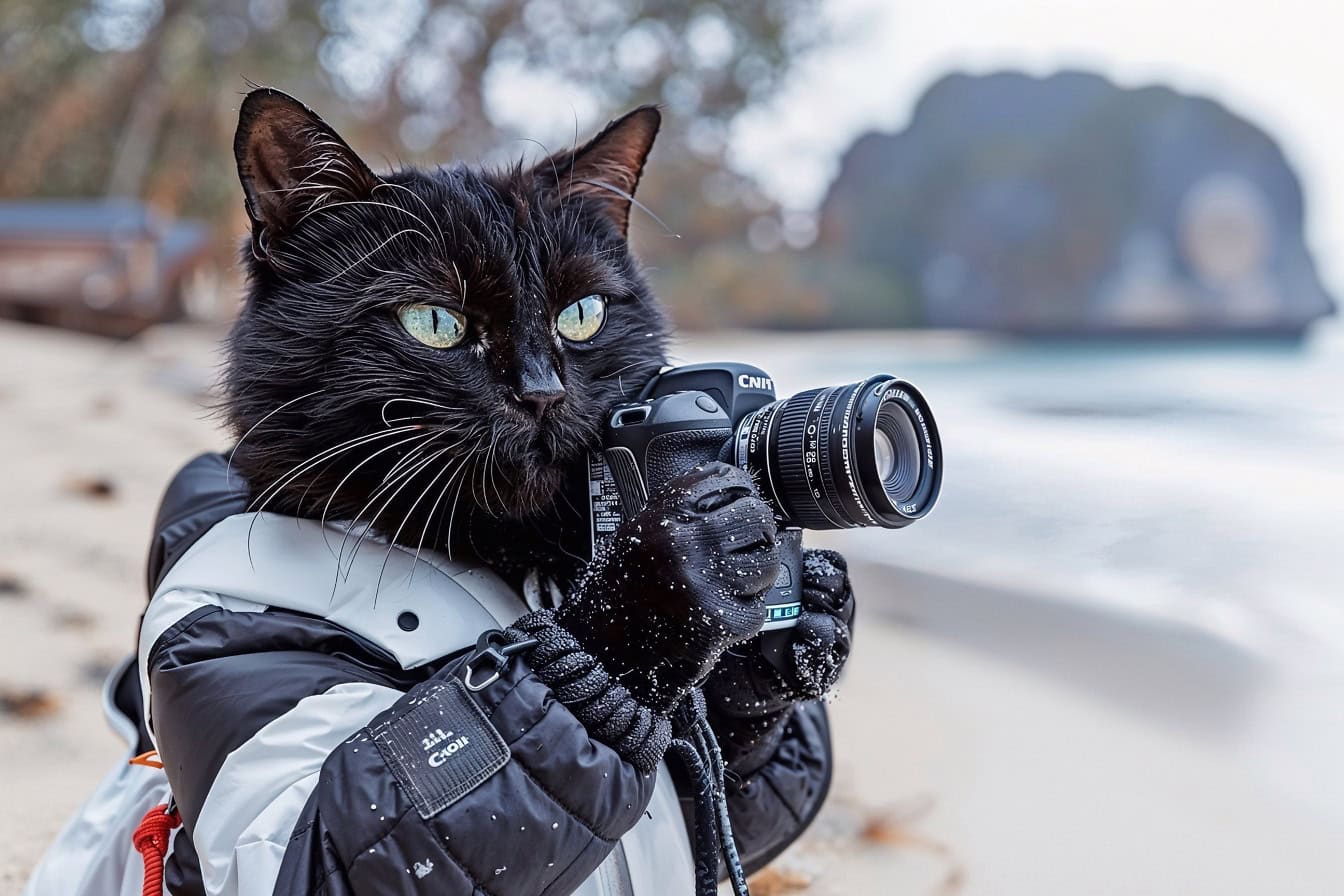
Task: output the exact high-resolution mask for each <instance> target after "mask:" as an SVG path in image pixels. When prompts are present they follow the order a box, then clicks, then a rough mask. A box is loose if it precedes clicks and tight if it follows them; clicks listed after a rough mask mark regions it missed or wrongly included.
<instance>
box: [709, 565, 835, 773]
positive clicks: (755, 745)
mask: <svg viewBox="0 0 1344 896" xmlns="http://www.w3.org/2000/svg"><path fill="white" fill-rule="evenodd" d="M801 600H802V604H803V611H802V615H800V616H799V617H798V624H797V625H796V626H795V627H794V628H793V629H791V630H790V633H791V635H792V637H791V638H790V641H789V645H788V652H787V656H786V658H785V662H784V666H785V671H784V672H780V671H779V670H777V669H776V668H775V667H774V666H773V665H771V663H770V662H769V661H768V660H766V658H765V654H764V653H763V652H762V650H761V644H760V640H759V638H756V639H753V640H751V641H748V642H746V643H745V644H742V645H740V646H738V647H735V648H733V649H731V650H729V651H727V652H726V653H724V655H723V658H722V659H720V660H719V664H718V665H717V666H716V667H715V668H714V671H713V672H712V673H711V674H710V676H709V678H708V680H706V682H705V698H706V700H707V702H708V704H709V717H710V723H711V725H713V727H714V732H715V734H717V735H718V737H719V746H720V748H721V749H722V751H723V757H724V761H725V762H726V763H727V764H728V768H729V769H730V770H732V771H733V772H735V773H736V774H737V775H739V776H741V777H746V776H747V775H750V774H752V773H753V772H755V771H757V770H758V769H759V768H760V767H761V766H763V765H765V763H766V762H768V761H769V760H770V757H771V756H772V755H774V752H775V749H776V748H777V747H778V746H779V741H780V738H782V737H783V735H784V727H785V725H786V724H787V723H788V720H789V717H790V716H791V715H792V709H793V704H795V703H797V702H798V701H800V700H814V699H817V698H819V697H822V696H824V695H825V694H826V692H827V691H829V690H830V689H831V688H832V687H834V685H835V682H836V680H837V679H838V678H839V677H840V670H841V668H842V667H843V666H844V664H845V660H847V659H848V658H849V650H850V633H851V629H850V626H851V624H852V623H853V620H854V591H853V589H852V588H851V587H850V584H849V568H848V566H847V565H846V564H845V558H844V557H841V556H840V555H839V554H837V553H836V552H835V551H818V550H805V551H804V552H803V589H802V598H801Z"/></svg>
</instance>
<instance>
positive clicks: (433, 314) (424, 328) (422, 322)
mask: <svg viewBox="0 0 1344 896" xmlns="http://www.w3.org/2000/svg"><path fill="white" fill-rule="evenodd" d="M397 318H398V319H399V320H400V321H401V325H402V326H403V327H405V328H406V332H407V333H410V334H411V335H412V336H414V337H415V338H416V339H419V340H420V341H421V342H423V343H424V344H425V345H427V346H429V347H430V348H452V347H453V346H455V345H457V344H458V343H459V342H461V341H462V340H463V339H464V338H465V337H466V335H467V319H466V318H465V317H463V316H462V315H461V314H458V313H457V312H456V311H454V310H452V309H451V308H444V307H443V306H442V305H402V306H401V307H400V308H399V309H397Z"/></svg>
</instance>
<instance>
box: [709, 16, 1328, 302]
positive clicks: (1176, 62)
mask: <svg viewBox="0 0 1344 896" xmlns="http://www.w3.org/2000/svg"><path fill="white" fill-rule="evenodd" d="M826 15H827V18H828V20H829V22H830V26H831V28H832V29H833V30H834V34H835V42H834V43H833V44H832V45H831V46H830V47H829V48H827V49H824V50H821V51H818V52H816V53H814V54H813V55H812V56H811V57H809V58H807V59H805V60H804V61H802V62H801V63H800V64H799V66H798V67H797V68H796V69H795V71H794V72H793V73H792V75H791V76H790V78H789V81H788V83H787V84H786V86H785V88H784V90H783V91H782V92H781V93H780V94H779V96H778V97H777V98H776V99H775V100H773V101H772V102H771V103H770V104H769V105H767V106H766V107H763V108H761V109H757V110H753V111H751V112H749V113H745V114H744V115H743V116H741V117H740V119H739V121H738V122H737V123H736V126H735V128H734V133H733V139H732V144H731V145H732V150H733V160H734V164H735V165H737V166H739V167H740V168H742V169H743V170H746V171H750V172H752V173H753V174H754V175H755V176H756V177H757V178H758V179H759V180H760V181H761V182H762V183H763V185H764V186H765V187H766V188H767V190H768V191H769V192H771V193H772V194H774V195H775V196H776V197H777V198H778V199H780V200H782V201H783V202H784V203H786V204H787V205H790V206H793V207H797V208H800V209H807V208H811V207H814V206H815V204H816V203H817V202H818V201H819V199H820V198H821V196H822V195H823V194H824V192H825V189H826V186H827V184H828V183H829V181H830V179H831V178H832V177H833V176H834V174H835V170H836V166H837V163H838V161H839V154H840V153H842V152H843V151H844V149H845V147H846V146H848V145H849V143H850V142H852V141H853V139H854V138H855V137H857V136H859V135H860V134H862V133H864V132H866V131H869V130H881V131H894V130H899V129H901V128H902V127H904V126H905V124H906V123H907V121H908V119H909V116H910V113H911V111H912V109H913V107H914V104H915V101H916V100H917V99H918V97H919V96H920V94H921V93H922V92H923V91H924V89H925V88H926V87H927V86H928V85H929V84H930V83H932V82H933V81H934V80H936V79H937V78H938V77H939V76H941V75H943V74H945V73H947V72H949V71H954V70H956V71H968V72H973V73H980V72H990V71H996V70H1000V69H1005V68H1009V69H1017V70H1021V71H1027V72H1030V73H1032V74H1037V75H1043V74H1048V73H1050V72H1053V71H1056V70H1058V69H1061V68H1081V69H1087V70H1091V71H1095V72H1098V73H1101V74H1104V75H1107V76H1108V77H1110V78H1111V79H1112V80H1114V81H1116V82H1117V83H1119V84H1121V85H1124V86H1141V85H1147V84H1157V83H1161V84H1166V85H1168V86H1171V87H1174V88H1176V89H1178V90H1181V91H1184V92H1188V93H1194V94H1199V95H1204V96H1209V97H1212V98H1215V99H1218V100H1220V101H1222V102H1223V103H1224V104H1225V105H1227V106H1228V108H1230V109H1231V110H1232V111H1233V112H1235V113H1237V114H1239V115H1241V116H1242V117H1244V118H1247V119H1249V120H1250V121H1252V122H1254V123H1255V124H1257V125H1259V126H1260V127H1262V128H1264V129H1266V130H1267V131H1269V132H1270V133H1271V135H1273V136H1274V137H1276V138H1277V139H1278V140H1279V141H1280V143H1281V145H1282V146H1283V149H1284V151H1285V153H1286V155H1287V157H1288V159H1289V162H1290V163H1291V164H1293V165H1294V166H1295V168H1296V169H1297V173H1298V175H1299V177H1301V178H1302V181H1303V185H1304V188H1305V192H1306V196H1307V238H1308V243H1309V245H1310V246H1311V248H1312V250H1313V252H1314V254H1315V256H1316V259H1317V263H1318V264H1319V265H1320V268H1321V274H1322V276H1323V277H1324V279H1325V281H1326V283H1327V285H1328V286H1329V287H1330V288H1331V289H1332V291H1333V292H1334V293H1335V294H1336V295H1341V294H1344V3H1339V2H1336V0H1314V2H1313V0H1276V2H1274V3H1263V4H1262V3H1254V4H1253V3H1249V2H1245V0H1241V2H1238V0H1231V2H1228V0H1224V2H1205V0H1126V2H1124V3H1116V2H1109V0H1090V2H1089V0H1072V2H1063V0H1046V2H1029V3H1005V2H1002V0H919V2H911V0H828V2H827V4H826Z"/></svg>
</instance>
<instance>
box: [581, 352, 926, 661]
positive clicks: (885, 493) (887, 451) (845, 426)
mask: <svg viewBox="0 0 1344 896" xmlns="http://www.w3.org/2000/svg"><path fill="white" fill-rule="evenodd" d="M713 460H722V461H726V462H727V463H731V464H735V465H737V466H739V467H742V468H743V469H745V470H747V471H748V472H749V473H751V474H752V477H753V478H754V479H755V480H756V483H757V486H758V488H759V490H760V493H761V496H762V497H763V498H764V499H765V501H766V502H767V503H768V504H769V505H770V507H771V508H772V509H773V510H774V512H775V516H776V518H777V521H778V523H779V536H778V543H779V548H780V570H779V577H778V578H777V579H776V581H775V585H774V587H773V588H771V590H770V592H769V593H768V594H767V595H766V605H767V608H768V615H767V621H766V624H765V630H766V631H770V630H773V629H781V628H788V627H790V626H792V625H794V624H795V623H796V622H797V620H798V616H799V615H800V613H801V612H802V608H801V605H800V603H799V588H800V587H801V576H802V532H801V530H802V529H847V528H852V527H856V526H882V527H884V528H888V529H899V528H901V527H902V526H907V525H909V524H910V523H912V522H914V521H915V520H917V519H919V518H921V517H923V516H924V515H925V514H927V513H928V512H929V508H931V507H932V506H933V503H934V501H935V500H937V498H938V491H939V488H940V486H941V483H942V469H943V457H942V444H941V442H939V439H938V427H937V426H936V425H935V423H934V420H933V414H932V413H931V412H930V410H929V405H928V402H926V401H925V400H924V396H922V395H920V393H919V391H918V390H916V389H915V387H914V386H912V385H910V384H909V383H907V382H905V381H904V380H900V379H897V378H895V377H893V376H888V375H885V374H880V375H877V376H872V377H869V378H868V379H866V380H863V381H862V382H858V383H847V384H845V385H842V386H830V387H827V388H821V389H810V390H808V391H806V392H800V393H798V394H797V395H794V396H793V397H791V398H785V399H782V400H776V399H775V387H774V381H773V380H772V379H771V378H770V376H769V375H768V374H766V372H765V371H763V370H761V369H760V368H758V367H752V366H750V365H747V364H736V363H722V364H692V365H689V366H685V367H674V368H669V369H667V370H664V371H663V372H662V373H659V374H658V375H657V376H655V377H654V378H653V379H652V380H650V381H649V383H648V384H647V385H646V386H645V387H644V389H643V391H642V392H641V393H640V395H639V400H638V401H635V402H633V403H630V404H622V405H619V406H617V407H615V408H613V409H612V410H611V412H610V414H609V415H608V417H607V422H606V428H605V432H604V436H603V450H602V452H601V453H600V454H595V455H593V457H592V459H591V461H590V463H589V476H588V495H589V501H590V507H591V511H592V512H591V521H592V532H591V536H592V540H593V544H594V547H595V548H596V546H597V545H599V544H600V543H601V541H602V540H603V539H604V538H606V537H608V536H610V535H611V534H612V533H613V532H615V531H616V527H617V526H618V525H619V524H620V522H621V520H622V519H623V518H624V517H626V516H629V515H631V514H633V513H635V512H637V511H638V510H639V509H641V508H642V507H643V506H644V504H645V502H646V501H647V500H648V496H649V493H650V492H652V491H654V490H655V489H657V488H658V486H660V485H661V484H663V483H664V482H667V481H668V480H669V479H671V478H672V477H674V476H677V475H678V474H680V473H684V472H685V471H687V470H689V469H690V468H692V467H694V466H696V465H697V464H702V463H705V462H707V461H713ZM767 653H768V651H767Z"/></svg>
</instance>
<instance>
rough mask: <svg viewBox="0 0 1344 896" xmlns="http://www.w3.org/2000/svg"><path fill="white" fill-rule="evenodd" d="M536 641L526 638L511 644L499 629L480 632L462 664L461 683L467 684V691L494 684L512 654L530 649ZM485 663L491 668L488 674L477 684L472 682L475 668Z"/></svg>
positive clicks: (480, 689)
mask: <svg viewBox="0 0 1344 896" xmlns="http://www.w3.org/2000/svg"><path fill="white" fill-rule="evenodd" d="M538 643H539V642H538V641H537V639H536V638H528V639H527V640H526V641H519V642H517V643H516V644H511V643H509V641H508V639H507V638H505V637H504V633H503V632H502V631H500V630H499V629H490V630H489V631H486V632H482V633H481V636H480V637H479V638H477V639H476V649H475V650H473V651H472V652H471V656H469V657H467V661H466V663H465V664H464V672H463V675H462V683H463V684H465V685H466V686H467V690H469V691H473V692H475V691H483V690H485V689H486V688H488V687H489V686H490V685H492V684H494V683H495V682H496V681H497V680H498V679H499V676H500V675H501V674H502V673H503V672H504V670H505V669H507V668H508V667H509V663H510V662H512V660H513V656H514V654H517V653H522V652H523V651H524V650H531V649H532V648H533V647H536V646H537V644H538ZM486 664H489V665H490V666H491V667H492V669H493V671H492V672H491V673H490V676H489V677H488V678H486V679H485V681H482V682H480V683H479V684H477V683H476V682H473V681H472V679H473V678H474V677H475V675H476V670H477V669H479V668H481V667H482V666H484V665H486Z"/></svg>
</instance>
